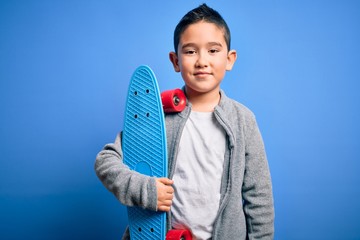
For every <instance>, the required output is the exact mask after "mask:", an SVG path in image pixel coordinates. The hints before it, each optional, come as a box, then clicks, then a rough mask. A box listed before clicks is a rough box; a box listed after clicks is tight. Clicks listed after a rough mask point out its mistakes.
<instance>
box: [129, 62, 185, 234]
mask: <svg viewBox="0 0 360 240" xmlns="http://www.w3.org/2000/svg"><path fill="white" fill-rule="evenodd" d="M185 99H186V98H185V95H184V93H183V92H182V91H181V90H180V89H175V90H169V91H166V92H164V93H163V94H161V95H160V91H159V87H158V83H157V81H156V77H155V74H154V73H153V71H152V70H151V69H150V68H149V67H148V66H140V67H138V68H137V69H136V70H135V72H134V73H133V75H132V78H131V81H130V85H129V89H128V95H127V100H126V106H125V120H124V129H123V136H122V148H123V154H124V163H125V164H127V165H128V166H129V167H130V169H132V170H135V171H137V172H140V173H142V174H145V175H148V176H154V177H167V169H168V166H167V147H166V130H165V118H164V110H165V111H166V112H180V111H182V110H183V109H184V107H185V105H186V101H185ZM127 212H128V221H129V228H130V237H131V239H132V240H144V239H157V240H163V239H165V237H166V239H168V240H179V239H191V233H190V232H189V231H188V230H170V231H169V232H168V233H166V213H165V212H154V211H149V210H145V209H143V208H140V207H128V208H127Z"/></svg>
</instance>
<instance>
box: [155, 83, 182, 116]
mask: <svg viewBox="0 0 360 240" xmlns="http://www.w3.org/2000/svg"><path fill="white" fill-rule="evenodd" d="M161 101H162V105H163V109H164V112H165V113H172V112H181V111H182V110H184V108H185V106H186V96H185V94H184V92H183V91H182V90H181V89H178V88H177V89H173V90H168V91H164V92H162V93H161Z"/></svg>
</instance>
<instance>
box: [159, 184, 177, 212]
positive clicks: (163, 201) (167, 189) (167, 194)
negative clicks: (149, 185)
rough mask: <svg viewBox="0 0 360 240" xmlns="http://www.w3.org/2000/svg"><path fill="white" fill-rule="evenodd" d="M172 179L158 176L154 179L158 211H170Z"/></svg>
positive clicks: (172, 190) (172, 191) (172, 192)
mask: <svg viewBox="0 0 360 240" xmlns="http://www.w3.org/2000/svg"><path fill="white" fill-rule="evenodd" d="M173 182H174V181H173V180H170V179H168V178H158V179H156V188H157V195H158V200H157V209H158V211H165V212H168V211H170V207H171V205H172V199H173V194H174V188H173V187H172V186H171V184H173Z"/></svg>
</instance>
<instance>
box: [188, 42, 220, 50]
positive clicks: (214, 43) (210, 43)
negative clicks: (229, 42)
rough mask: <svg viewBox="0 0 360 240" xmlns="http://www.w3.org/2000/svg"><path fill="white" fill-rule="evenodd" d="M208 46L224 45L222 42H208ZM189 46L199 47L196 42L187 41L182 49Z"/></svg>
mask: <svg viewBox="0 0 360 240" xmlns="http://www.w3.org/2000/svg"><path fill="white" fill-rule="evenodd" d="M206 45H207V46H219V47H222V46H223V45H222V44H221V43H220V42H208V43H207V44H206ZM187 47H197V44H195V43H191V42H190V43H185V44H184V45H182V47H181V49H184V48H187Z"/></svg>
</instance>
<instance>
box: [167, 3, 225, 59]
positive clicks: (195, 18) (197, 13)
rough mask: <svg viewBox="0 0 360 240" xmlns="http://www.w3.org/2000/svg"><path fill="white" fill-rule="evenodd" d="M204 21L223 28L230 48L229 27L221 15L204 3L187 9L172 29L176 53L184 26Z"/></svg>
mask: <svg viewBox="0 0 360 240" xmlns="http://www.w3.org/2000/svg"><path fill="white" fill-rule="evenodd" d="M200 21H205V22H208V23H213V24H215V25H216V26H217V27H219V28H221V29H223V30H224V38H225V42H226V45H227V48H228V50H230V40H231V36H230V29H229V27H228V25H227V24H226V22H225V20H224V19H223V18H222V16H221V15H220V14H219V13H218V12H217V11H216V10H214V9H212V8H210V7H208V6H207V5H206V4H205V3H204V4H202V5H200V6H199V7H197V8H194V9H193V10H191V11H189V12H188V13H187V14H185V16H184V17H183V18H182V19H181V20H180V22H179V23H178V25H177V26H176V28H175V31H174V49H175V52H176V54H177V48H178V45H179V41H180V36H181V34H183V32H184V31H185V30H186V28H187V27H188V26H189V25H191V24H194V23H197V22H200Z"/></svg>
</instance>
